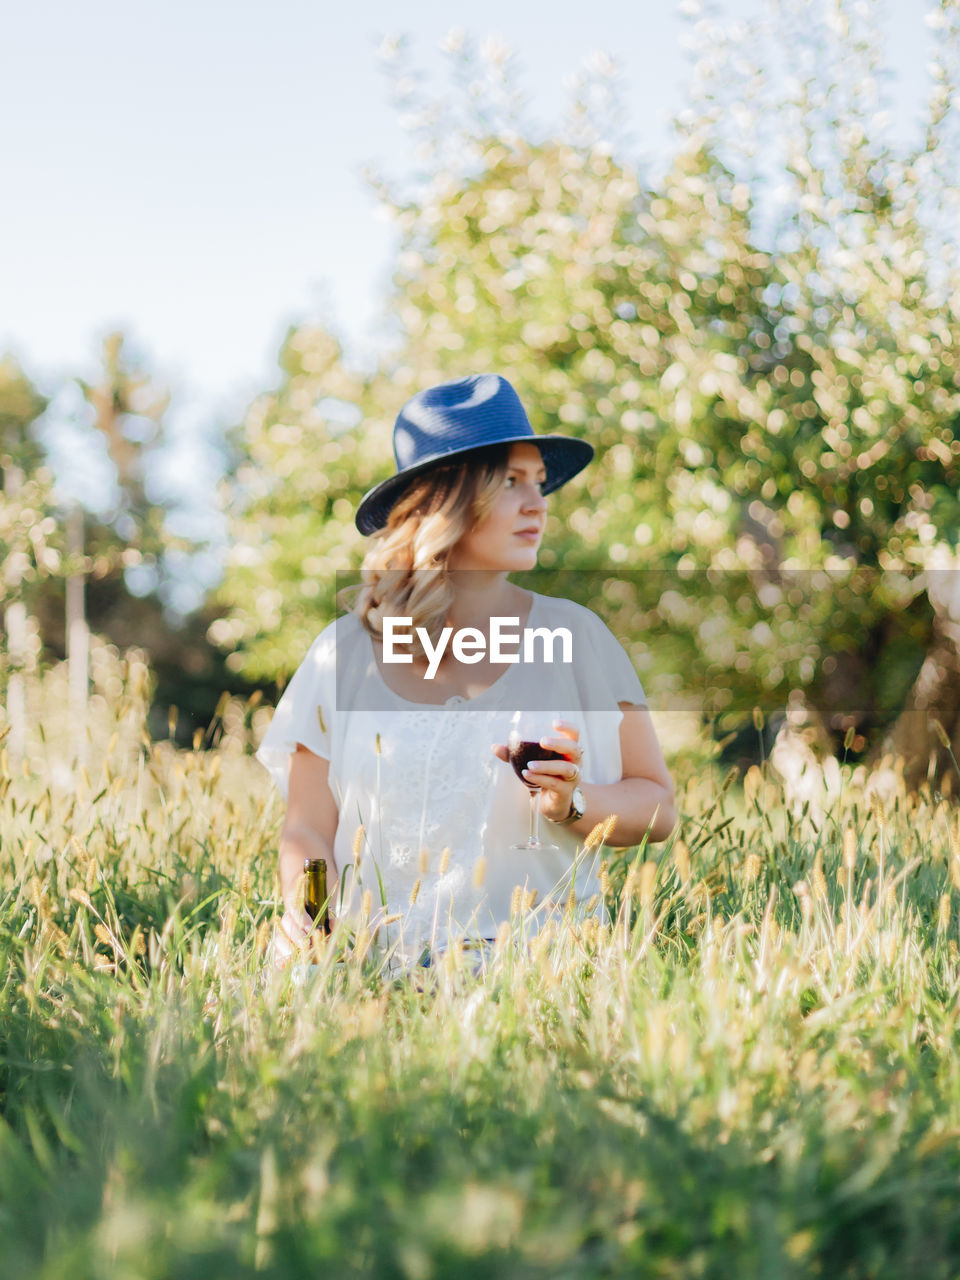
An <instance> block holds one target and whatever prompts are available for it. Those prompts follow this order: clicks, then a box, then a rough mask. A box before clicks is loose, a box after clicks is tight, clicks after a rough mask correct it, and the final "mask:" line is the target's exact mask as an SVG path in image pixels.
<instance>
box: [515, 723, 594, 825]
mask: <svg viewBox="0 0 960 1280" xmlns="http://www.w3.org/2000/svg"><path fill="white" fill-rule="evenodd" d="M553 727H554V730H555V731H556V732H555V733H553V734H549V735H545V736H544V737H542V738H541V739H540V745H541V747H545V748H546V749H548V750H550V751H562V752H563V754H564V755H565V756H566V759H565V760H532V761H531V762H530V763H531V767H530V768H529V769H525V770H524V776H525V777H527V778H529V779H530V782H531V783H533V784H534V785H535V786H538V787H539V788H540V812H541V813H542V814H543V816H544V817H545V818H549V819H550V820H551V821H552V822H562V821H563V819H564V818H565V817H566V816H567V815H568V814H569V812H570V807H571V799H572V797H573V789H574V787H576V786H577V784H578V783H579V781H580V761H581V760H582V759H583V751H582V750H581V747H580V730H579V729H578V728H577V727H576V725H572V724H569V723H568V722H567V721H565V720H554V722H553ZM493 752H494V755H496V756H497V757H498V758H499V759H500V760H505V761H507V763H509V761H510V749H509V747H506V746H503V745H502V744H497V745H495V746H494V747H493Z"/></svg>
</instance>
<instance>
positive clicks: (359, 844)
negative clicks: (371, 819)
mask: <svg viewBox="0 0 960 1280" xmlns="http://www.w3.org/2000/svg"><path fill="white" fill-rule="evenodd" d="M363 836H364V831H363V823H362V822H361V823H360V825H359V827H357V829H356V831H355V832H354V833H353V844H352V846H351V852H352V853H353V856H354V859H357V858H359V857H360V853H361V851H362V849H363Z"/></svg>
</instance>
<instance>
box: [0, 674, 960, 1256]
mask: <svg viewBox="0 0 960 1280" xmlns="http://www.w3.org/2000/svg"><path fill="white" fill-rule="evenodd" d="M95 656H96V662H95V668H96V670H97V673H98V674H97V683H96V696H95V697H94V698H93V700H92V702H91V718H90V726H89V727H90V731H91V735H90V736H91V741H90V751H89V771H88V772H85V771H83V770H80V769H78V768H77V767H76V766H75V765H74V764H72V763H71V758H70V755H69V751H68V749H67V744H66V743H65V742H63V741H61V740H60V739H59V737H58V736H56V734H48V735H46V736H45V737H41V735H40V733H39V732H38V727H39V726H41V725H43V724H47V725H50V726H57V724H58V721H57V719H56V717H51V716H50V715H49V709H50V708H51V707H57V706H61V705H62V703H63V699H64V695H65V673H64V672H63V671H62V670H60V669H54V670H52V671H51V672H49V673H48V674H47V675H46V676H45V677H44V680H43V683H42V684H41V683H39V682H36V681H31V682H30V687H29V696H30V699H31V707H32V710H33V712H34V714H33V715H32V716H31V720H30V724H31V726H33V727H32V728H31V733H30V736H29V740H28V743H27V756H26V758H25V765H23V764H18V765H15V766H13V767H11V765H10V762H9V760H8V759H7V758H6V756H5V755H3V756H2V757H0V824H2V829H3V831H4V842H3V850H2V855H0V1026H2V1028H3V1034H2V1043H0V1154H2V1159H0V1247H2V1249H3V1258H4V1268H5V1274H7V1275H10V1276H11V1277H14V1276H27V1275H46V1274H49V1275H61V1274H66V1273H67V1272H68V1271H69V1273H70V1274H71V1275H75V1276H77V1277H80V1278H81V1280H84V1278H85V1277H90V1278H91V1280H93V1277H99V1276H105V1275H111V1276H114V1275H130V1276H137V1277H157V1280H169V1278H170V1277H194V1276H200V1275H209V1274H231V1275H248V1274H249V1275H253V1274H255V1273H256V1274H258V1275H268V1276H276V1277H289V1276H295V1275H300V1274H307V1273H312V1272H315V1271H318V1270H322V1269H324V1268H325V1269H326V1270H328V1271H329V1272H330V1273H331V1274H337V1275H360V1276H375V1277H381V1276H400V1277H411V1276H414V1277H415V1276H446V1275H451V1274H456V1275H461V1274H463V1275H476V1276H497V1277H500V1276H531V1277H532V1276H537V1277H540V1276H542V1277H547V1276H551V1277H552V1276H557V1275H571V1276H583V1277H585V1278H586V1277H593V1276H599V1275H603V1276H612V1277H619V1276H624V1277H627V1276H631V1277H632V1276H636V1275H655V1276H670V1275H675V1274H688V1273H689V1274H696V1275H703V1276H710V1277H718V1278H719V1277H726V1276H730V1275H733V1274H737V1275H739V1274H748V1275H759V1274H764V1273H769V1274H771V1275H777V1276H790V1277H794V1276H795V1277H806V1276H816V1275H821V1276H823V1275H831V1276H841V1275H842V1276H857V1277H859V1276H863V1277H867V1276H870V1277H875V1278H879V1280H887V1278H888V1277H889V1280H894V1278H895V1277H896V1278H899V1277H901V1276H903V1275H905V1274H910V1273H912V1272H916V1273H918V1274H922V1275H924V1276H943V1277H947V1276H950V1275H953V1274H955V1273H956V1271H957V1268H958V1266H960V1235H958V1232H957V1225H956V1211H955V1210H956V1185H957V1176H958V1173H960V1165H958V1156H957V1148H956V1141H955V1134H956V1131H957V1128H958V1125H960V1113H958V1099H957V1089H956V1080H957V1071H958V1062H957V1038H956V1004H957V993H958V990H960V952H958V947H957V919H956V912H957V906H958V888H957V886H958V884H960V840H958V836H957V827H956V815H955V814H953V813H951V812H950V811H949V809H948V808H947V806H946V805H945V804H943V803H942V801H941V799H940V797H939V796H937V795H936V794H931V793H930V791H929V790H927V791H926V792H925V793H924V794H923V795H921V796H919V797H914V798H908V797H907V796H906V795H905V793H904V791H903V790H902V788H901V787H899V786H898V785H897V784H896V781H895V780H894V781H893V782H892V783H891V782H890V780H889V779H888V780H887V783H886V785H887V786H888V787H890V788H891V789H890V791H889V792H888V794H887V798H886V804H885V806H884V805H883V804H881V803H877V802H876V801H874V802H873V803H872V804H871V803H870V800H869V794H870V788H871V786H879V785H881V783H882V779H880V778H871V777H868V776H867V775H866V773H865V771H864V770H863V769H862V768H859V769H857V770H852V769H850V768H849V766H845V767H844V770H843V781H844V787H845V789H844V793H843V796H842V797H841V798H840V799H839V800H837V801H836V802H835V804H834V805H833V806H832V807H831V809H830V811H829V812H828V813H827V814H826V815H825V817H824V818H822V819H818V820H813V819H812V817H811V815H810V814H808V813H802V814H800V815H799V816H798V817H796V818H793V819H791V818H790V817H789V816H788V805H787V799H788V797H787V796H786V795H785V794H784V793H783V791H782V789H781V787H780V785H779V783H778V781H777V779H776V775H775V774H773V773H772V772H771V770H770V769H769V767H768V766H765V767H764V769H763V770H754V771H752V773H751V775H749V776H748V778H747V780H746V783H747V785H746V787H745V789H744V791H743V792H741V791H740V789H739V788H733V787H728V786H726V785H724V784H718V779H717V777H716V774H715V770H714V769H713V768H712V767H711V766H710V764H709V762H708V763H707V764H705V765H699V766H698V767H697V768H696V769H691V768H690V767H689V761H678V762H677V775H678V781H679V783H680V787H679V796H680V808H681V813H682V833H683V837H684V838H685V839H682V838H681V837H680V836H679V835H678V836H677V837H676V838H674V839H672V840H671V842H670V843H669V844H667V845H666V846H663V847H659V846H657V847H651V848H647V849H645V850H643V851H642V852H641V853H640V854H639V857H638V856H637V852H636V851H633V850H624V851H617V852H616V854H610V855H609V860H610V881H611V885H612V886H613V887H614V896H612V898H611V901H612V902H613V904H614V907H615V911H614V916H613V919H612V921H611V922H610V923H609V924H607V925H601V924H600V922H599V921H596V920H593V921H579V920H577V919H573V918H568V919H565V920H562V921H554V922H553V923H552V924H551V925H550V927H549V928H548V929H547V930H546V931H544V932H541V933H539V934H538V935H536V936H533V934H532V931H530V932H529V934H528V941H527V942H524V941H523V937H524V933H525V932H526V931H527V929H528V925H529V921H527V922H526V923H525V921H524V919H523V917H521V916H516V917H515V918H514V921H513V925H512V929H508V930H506V931H505V933H504V936H503V937H502V938H501V939H500V941H499V943H498V945H497V947H496V949H495V951H494V953H493V955H492V956H491V957H490V959H489V961H488V963H487V967H486V971H485V972H483V973H480V974H474V973H473V972H472V971H471V967H470V966H469V964H467V963H465V962H464V960H463V959H462V957H459V956H458V953H456V952H451V953H449V954H448V955H447V957H445V959H444V960H443V961H442V962H441V963H440V964H439V965H438V966H437V967H436V968H434V969H433V970H431V971H430V972H429V973H427V974H425V975H424V976H423V979H422V981H420V982H419V983H418V982H416V981H412V980H409V979H404V978H400V979H398V978H397V977H396V975H394V974H391V973H390V972H388V971H386V970H385V969H384V967H383V964H382V961H381V960H380V958H379V957H378V956H377V954H376V952H369V953H364V951H363V950H362V948H360V949H352V948H351V945H350V941H349V939H345V940H344V944H343V945H342V947H339V949H338V946H334V947H333V948H331V949H329V950H327V951H325V952H324V953H323V954H322V955H321V956H320V958H319V964H318V967H317V968H316V969H315V970H313V971H309V972H308V973H307V974H306V975H304V974H303V972H302V971H301V973H300V977H301V978H302V981H303V985H298V982H297V980H296V979H297V974H296V973H290V972H289V971H288V972H285V973H278V972H276V971H274V970H273V968H272V966H271V961H270V956H269V951H268V950H266V948H265V944H266V943H267V939H268V937H269V934H270V931H271V927H272V922H273V918H274V913H275V900H276V893H275V885H274V868H275V865H276V863H275V859H276V841H277V835H278V830H279V823H280V817H281V814H280V806H279V804H278V803H277V800H276V796H275V794H273V792H272V784H271V783H270V781H269V780H268V778H267V777H266V774H265V773H264V772H263V771H262V770H260V769H259V767H258V766H257V765H256V764H255V763H254V762H253V761H251V760H250V759H249V758H248V757H247V756H245V755H244V747H245V745H246V742H245V735H246V729H245V728H244V723H243V721H244V717H245V713H242V709H241V708H239V707H236V706H234V707H232V708H224V723H225V725H226V726H227V727H228V730H229V731H228V732H226V733H225V734H224V736H223V738H222V739H221V741H220V745H219V747H218V748H216V749H214V750H210V751H206V752H200V751H190V752H178V751H175V750H174V749H172V748H171V747H170V745H169V744H167V743H160V744H154V745H150V744H149V743H148V742H145V741H144V739H143V736H142V735H143V729H144V723H145V716H146V710H147V705H148V694H149V689H148V685H147V680H146V669H145V667H144V665H143V662H142V657H141V656H139V655H136V654H130V655H126V656H125V657H120V656H119V655H116V654H111V653H110V652H109V651H100V650H97V651H96V653H95ZM256 728H257V731H260V730H261V729H262V724H259V725H257V726H256ZM134 780H135V781H134ZM642 858H647V859H648V861H647V862H646V863H645V864H644V865H642V866H638V865H636V864H637V862H638V861H639V860H640V859H642Z"/></svg>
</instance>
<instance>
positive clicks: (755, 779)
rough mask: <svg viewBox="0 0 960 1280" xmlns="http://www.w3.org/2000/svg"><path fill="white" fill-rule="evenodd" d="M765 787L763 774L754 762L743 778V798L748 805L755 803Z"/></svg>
mask: <svg viewBox="0 0 960 1280" xmlns="http://www.w3.org/2000/svg"><path fill="white" fill-rule="evenodd" d="M762 787H763V774H762V773H761V772H760V770H759V769H758V768H757V766H756V765H755V764H752V765H751V766H750V768H749V769H748V770H747V772H746V773H745V774H744V778H743V798H744V800H745V801H746V803H747V805H748V806H750V805H752V804H753V803H754V801H755V800H756V798H757V796H758V795H759V794H760V791H761V788H762Z"/></svg>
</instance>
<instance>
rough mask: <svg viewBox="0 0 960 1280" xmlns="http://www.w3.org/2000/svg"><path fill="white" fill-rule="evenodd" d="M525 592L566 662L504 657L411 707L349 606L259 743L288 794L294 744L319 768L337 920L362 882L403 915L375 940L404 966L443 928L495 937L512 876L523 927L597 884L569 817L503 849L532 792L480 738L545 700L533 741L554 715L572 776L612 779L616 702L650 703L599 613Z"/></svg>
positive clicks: (503, 734)
mask: <svg viewBox="0 0 960 1280" xmlns="http://www.w3.org/2000/svg"><path fill="white" fill-rule="evenodd" d="M532 594H533V603H532V606H531V610H530V615H529V618H528V620H527V623H526V626H527V627H528V628H533V627H548V628H550V629H551V630H553V629H555V628H557V627H566V628H568V629H569V630H570V632H571V635H572V653H573V661H572V662H571V663H562V662H559V661H558V662H554V663H553V664H552V665H548V664H546V663H544V662H538V663H536V664H524V663H511V664H509V665H507V666H506V667H505V670H504V674H503V675H502V676H500V677H498V679H497V680H495V681H494V683H493V684H492V685H490V686H489V688H487V689H485V690H484V691H483V692H482V693H480V694H478V695H477V696H476V697H474V698H470V699H465V698H462V697H459V696H455V697H452V698H449V699H448V700H447V701H446V702H445V703H442V704H436V705H432V704H427V703H422V702H411V701H409V700H407V699H405V698H402V697H401V696H400V695H399V694H397V693H394V692H393V690H391V689H390V688H389V686H388V685H387V684H386V683H385V681H384V680H383V677H382V675H381V674H380V670H379V667H378V665H377V659H376V654H375V652H374V648H373V641H372V639H371V637H370V635H369V633H368V632H367V631H366V630H365V628H364V627H363V626H362V624H361V623H360V621H359V619H358V618H357V617H356V616H355V615H354V614H346V615H345V616H344V617H341V618H338V619H337V620H336V621H335V622H332V623H330V625H329V626H328V627H326V628H325V629H324V630H323V631H322V632H321V633H320V635H319V636H318V637H317V638H316V640H315V641H314V642H313V644H312V645H311V647H310V650H309V652H308V653H307V656H306V658H305V659H304V661H303V662H302V664H301V665H300V667H299V668H298V669H297V672H296V674H295V675H294V676H293V678H292V679H291V681H290V683H289V684H288V685H287V688H286V689H285V691H284V693H283V696H282V697H281V699H280V702H279V703H278V705H277V709H276V711H275V713H274V716H273V720H272V721H271V723H270V727H269V729H268V730H267V733H266V735H265V736H264V738H263V741H262V743H261V745H260V748H259V750H258V751H257V758H258V759H259V760H260V762H261V763H262V764H263V765H264V766H265V767H266V768H267V769H268V770H269V771H270V773H271V775H272V777H273V779H274V781H275V782H276V783H277V786H278V787H279V788H280V791H281V793H282V794H283V796H284V797H286V795H287V786H288V779H289V767H290V756H291V753H292V752H294V751H295V750H296V747H297V744H298V743H302V744H303V745H304V746H305V747H307V748H308V749H309V750H310V751H313V752H315V753H316V754H317V755H318V756H322V757H323V758H324V759H326V760H328V761H329V762H330V764H329V786H330V790H331V792H332V794H333V796H334V798H335V799H336V802H337V807H338V810H339V814H340V819H339V823H338V825H337V832H336V839H335V842H334V849H333V854H334V860H335V862H336V865H337V868H338V871H339V873H340V875H341V878H342V880H343V897H342V900H341V901H340V902H339V903H338V904H337V911H338V914H341V915H347V916H353V917H356V915H357V913H358V910H359V905H360V901H361V898H362V895H363V891H364V889H369V890H370V891H371V894H372V901H373V905H374V908H375V909H376V908H377V907H379V906H380V905H385V907H386V910H387V913H388V914H397V915H399V916H400V919H399V920H398V921H396V922H395V923H393V924H391V925H390V926H388V927H387V931H386V932H387V934H388V937H387V939H386V941H387V942H388V944H390V945H396V947H397V954H398V956H399V957H400V959H401V960H402V961H403V960H405V961H407V962H413V961H415V959H416V957H417V956H418V955H419V954H420V953H421V952H422V950H423V948H424V947H425V946H431V947H436V948H442V947H443V946H445V945H446V944H447V941H448V938H450V937H455V936H461V935H463V934H468V935H471V936H474V937H494V936H496V933H497V929H498V926H499V925H500V923H501V922H502V921H504V920H509V918H510V906H511V897H512V895H513V891H514V888H515V886H519V887H520V888H521V889H523V890H526V891H528V892H529V891H530V890H535V891H536V895H537V898H536V901H537V903H538V904H539V906H540V908H541V909H540V910H539V911H538V912H537V913H536V915H535V916H534V917H533V919H532V923H533V927H534V928H536V927H537V923H538V920H539V918H540V917H542V915H543V912H544V911H545V910H546V909H548V907H549V904H550V902H556V903H561V904H562V903H564V902H565V901H566V898H567V896H568V894H569V891H570V888H571V886H572V887H573V888H574V890H575V894H576V899H577V900H578V901H579V902H584V901H588V900H589V899H590V898H591V897H592V895H594V894H598V893H599V888H600V886H599V881H598V868H597V865H596V864H597V862H598V860H599V855H597V854H593V855H585V856H583V855H582V856H581V857H580V858H579V860H577V852H578V850H579V849H580V846H581V843H582V838H581V837H580V836H578V835H577V834H576V833H575V832H573V831H571V830H570V829H569V828H568V827H562V826H557V825H556V824H555V823H552V822H548V821H546V820H544V819H542V820H541V840H543V841H545V842H546V841H548V840H549V841H550V842H551V843H553V844H555V845H557V846H559V847H558V848H557V849H555V850H552V851H539V850H538V851H527V850H515V849H512V848H511V847H510V846H511V845H513V844H515V843H518V842H520V841H523V840H525V839H526V837H527V834H528V830H529V812H530V801H529V792H528V790H527V788H526V787H525V786H524V785H523V783H522V782H521V781H520V780H519V779H518V778H517V776H516V774H515V773H514V771H513V769H512V767H511V766H510V765H509V764H507V763H505V762H504V761H502V760H499V759H498V758H497V757H496V756H495V755H494V754H493V752H492V750H491V746H492V744H494V743H505V742H506V741H507V737H508V734H509V728H510V720H511V717H512V715H513V713H514V712H515V711H516V710H518V709H520V708H527V707H530V708H532V707H542V708H543V709H544V710H543V730H542V732H541V735H540V736H544V734H547V733H549V732H551V720H552V719H553V718H554V717H559V718H561V719H563V720H567V721H569V722H571V723H572V724H574V725H576V726H577V727H578V728H579V730H580V746H581V749H582V751H583V759H582V761H581V780H582V781H583V782H597V783H611V782H618V781H619V780H620V778H621V776H622V765H621V758H620V722H621V720H622V718H623V713H622V711H621V710H620V708H619V706H618V703H620V702H628V703H634V704H637V705H641V706H645V705H646V702H647V699H646V695H645V694H644V692H643V686H642V685H641V683H640V681H639V679H638V678H637V674H636V672H635V671H634V669H633V666H632V664H631V662H630V659H629V658H628V657H627V654H626V653H625V652H624V650H623V648H622V647H621V645H620V643H619V642H618V641H617V639H616V637H615V636H614V635H613V634H612V633H611V631H610V630H609V628H608V627H607V626H606V624H605V623H604V622H602V621H601V619H600V618H598V617H597V615H596V614H595V613H593V612H592V611H591V610H589V609H586V608H584V607H583V606H582V605H579V604H574V603H573V602H572V601H570V600H563V599H558V598H555V597H552V596H544V595H539V594H537V593H532ZM361 825H362V827H363V843H362V848H361V853H360V857H359V859H358V860H355V859H354V856H353V852H352V849H353V845H354V837H355V833H356V832H357V829H358V827H360V826H361ZM445 850H449V853H446V854H445V853H444V851H445ZM356 862H359V866H357V865H355V864H356ZM478 864H479V865H478ZM418 881H419V887H418V888H417V893H416V898H415V901H414V902H413V903H411V901H410V899H411V897H412V896H413V891H414V888H415V886H417V882H418ZM382 899H385V902H382Z"/></svg>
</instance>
